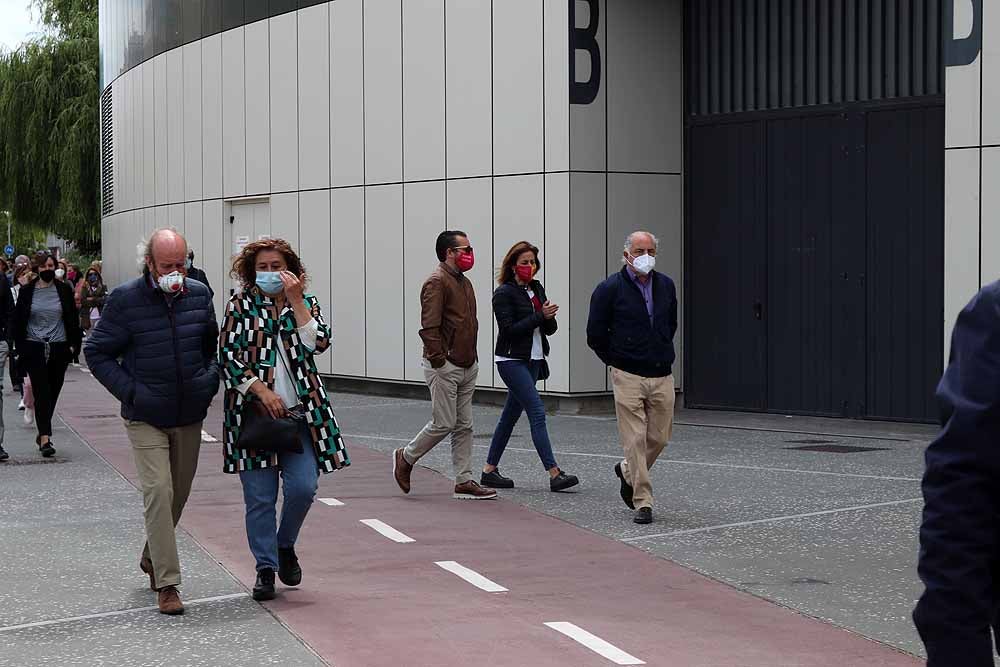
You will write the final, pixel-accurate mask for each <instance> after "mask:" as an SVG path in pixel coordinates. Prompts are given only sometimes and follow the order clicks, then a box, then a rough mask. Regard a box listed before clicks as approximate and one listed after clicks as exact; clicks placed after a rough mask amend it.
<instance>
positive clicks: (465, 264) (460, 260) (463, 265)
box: [455, 250, 476, 273]
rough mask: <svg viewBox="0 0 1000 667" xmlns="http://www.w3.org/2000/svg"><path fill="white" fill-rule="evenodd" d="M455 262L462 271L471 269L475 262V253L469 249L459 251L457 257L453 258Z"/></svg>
mask: <svg viewBox="0 0 1000 667" xmlns="http://www.w3.org/2000/svg"><path fill="white" fill-rule="evenodd" d="M455 263H456V264H457V265H458V270H459V271H462V272H463V273H464V272H466V271H471V270H472V267H473V266H475V264H476V255H475V253H473V252H472V251H471V250H470V251H468V252H461V253H459V254H458V257H457V258H455Z"/></svg>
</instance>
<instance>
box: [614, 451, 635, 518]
mask: <svg viewBox="0 0 1000 667" xmlns="http://www.w3.org/2000/svg"><path fill="white" fill-rule="evenodd" d="M615 475H616V476H617V477H618V479H620V480H621V482H622V488H621V494H622V500H624V501H625V504H626V505H628V508H629V509H630V510H634V509H635V505H633V504H632V494H633V493H634V491H633V489H632V485H631V484H629V483H628V482H626V481H625V476H624V475H622V464H621V463H620V462H619V463H616V464H615Z"/></svg>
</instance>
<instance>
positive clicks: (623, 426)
mask: <svg viewBox="0 0 1000 667" xmlns="http://www.w3.org/2000/svg"><path fill="white" fill-rule="evenodd" d="M611 383H612V386H613V387H614V392H615V413H616V414H617V415H618V437H619V438H620V440H621V444H622V450H623V451H624V453H625V460H624V461H622V465H621V467H622V476H624V477H625V481H627V482H628V483H629V484H631V485H632V489H633V494H632V501H633V503H634V504H635V508H636V509H639V508H640V507H652V506H653V485H652V484H651V483H650V481H649V469H650V468H652V467H653V464H654V463H656V459H657V458H658V457H659V456H660V452H662V451H663V448H664V447H666V446H667V441H668V440H670V434H671V432H672V430H673V426H674V376H673V375H668V376H667V377H659V378H645V377H640V376H638V375H632V374H631V373H626V372H625V371H622V370H618V369H617V368H612V369H611Z"/></svg>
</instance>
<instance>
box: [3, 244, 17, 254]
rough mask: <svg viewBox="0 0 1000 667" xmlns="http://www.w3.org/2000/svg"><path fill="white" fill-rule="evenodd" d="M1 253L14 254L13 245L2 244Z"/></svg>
mask: <svg viewBox="0 0 1000 667" xmlns="http://www.w3.org/2000/svg"><path fill="white" fill-rule="evenodd" d="M3 254H5V255H8V256H9V255H13V254H14V246H12V245H6V246H4V247H3Z"/></svg>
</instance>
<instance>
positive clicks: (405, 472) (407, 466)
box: [392, 447, 413, 493]
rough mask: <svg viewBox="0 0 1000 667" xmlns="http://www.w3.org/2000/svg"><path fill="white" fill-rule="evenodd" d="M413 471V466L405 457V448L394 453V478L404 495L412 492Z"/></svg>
mask: <svg viewBox="0 0 1000 667" xmlns="http://www.w3.org/2000/svg"><path fill="white" fill-rule="evenodd" d="M412 471H413V464H411V463H410V462H409V461H407V460H406V457H405V456H403V448H402V447H400V448H399V449H397V450H396V451H394V452H393V453H392V476H393V477H395V478H396V484H399V488H400V489H402V491H403V493H409V492H410V473H411V472H412Z"/></svg>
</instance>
